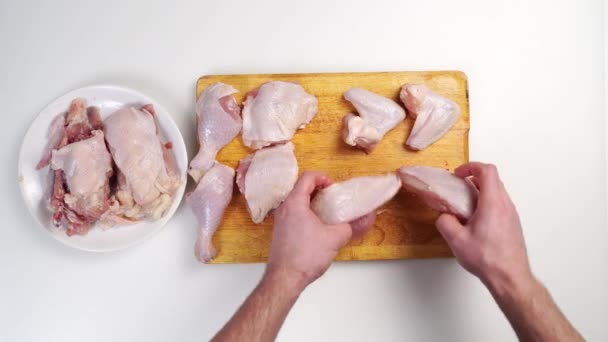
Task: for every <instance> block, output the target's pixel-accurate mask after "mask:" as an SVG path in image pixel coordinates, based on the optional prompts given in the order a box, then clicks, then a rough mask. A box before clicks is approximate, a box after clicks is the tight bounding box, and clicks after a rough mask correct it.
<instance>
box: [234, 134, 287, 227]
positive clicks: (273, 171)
mask: <svg viewBox="0 0 608 342" xmlns="http://www.w3.org/2000/svg"><path fill="white" fill-rule="evenodd" d="M293 149H294V147H293V144H292V143H291V142H287V143H285V144H283V145H276V146H272V147H267V148H264V149H261V150H258V151H256V152H255V153H253V154H250V155H248V156H247V157H245V158H243V159H241V161H240V162H239V166H238V168H237V170H236V172H237V176H236V182H237V185H238V187H239V190H240V192H241V193H242V194H243V195H244V196H245V200H246V201H247V210H249V214H250V215H251V220H252V221H253V222H254V223H260V222H262V221H263V220H264V218H265V217H266V215H267V214H268V212H269V211H271V210H272V209H275V208H276V207H278V206H279V205H280V204H281V202H283V200H285V198H286V197H287V195H289V193H290V192H291V189H293V186H294V184H295V183H296V180H297V178H298V161H297V160H296V157H295V155H294V153H293Z"/></svg>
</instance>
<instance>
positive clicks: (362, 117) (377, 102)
mask: <svg viewBox="0 0 608 342" xmlns="http://www.w3.org/2000/svg"><path fill="white" fill-rule="evenodd" d="M344 98H345V99H346V100H347V101H349V102H350V103H352V104H353V106H355V108H356V109H357V113H358V114H359V116H356V115H354V114H348V115H347V116H346V117H345V118H344V130H343V131H342V136H343V139H344V142H346V143H347V144H348V145H351V146H359V147H361V148H363V149H364V150H365V151H367V152H370V151H371V150H372V149H373V148H374V147H375V146H376V144H377V143H378V142H379V141H380V140H381V139H382V138H383V137H384V135H385V134H386V133H387V132H388V131H390V130H391V129H393V128H394V127H395V126H397V124H399V123H400V122H401V121H403V119H405V110H403V108H401V106H400V105H399V104H397V103H396V102H395V101H393V100H391V99H388V98H386V97H384V96H380V95H378V94H375V93H372V92H370V91H367V90H365V89H361V88H350V89H349V90H347V91H346V92H345V93H344Z"/></svg>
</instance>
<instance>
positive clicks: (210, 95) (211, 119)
mask: <svg viewBox="0 0 608 342" xmlns="http://www.w3.org/2000/svg"><path fill="white" fill-rule="evenodd" d="M237 92H238V90H236V89H234V88H233V87H232V86H229V85H227V84H223V83H214V84H212V85H210V86H209V87H207V89H205V91H204V92H203V93H202V94H201V95H200V97H199V99H198V101H197V102H196V115H197V118H198V142H199V151H198V153H197V154H196V156H195V157H194V159H192V161H191V162H190V168H189V170H188V173H189V174H190V176H192V178H193V179H194V181H195V182H198V181H199V180H200V179H201V177H202V176H203V175H204V173H205V172H206V171H207V170H209V169H210V168H211V167H212V166H213V164H214V162H215V157H216V155H217V152H218V151H219V150H220V149H222V147H224V146H225V145H226V144H228V143H229V142H230V141H231V140H232V139H234V138H235V137H236V136H237V135H238V134H239V132H240V131H241V127H242V121H241V109H240V107H239V106H238V105H237V103H236V101H235V99H234V96H232V94H234V93H237Z"/></svg>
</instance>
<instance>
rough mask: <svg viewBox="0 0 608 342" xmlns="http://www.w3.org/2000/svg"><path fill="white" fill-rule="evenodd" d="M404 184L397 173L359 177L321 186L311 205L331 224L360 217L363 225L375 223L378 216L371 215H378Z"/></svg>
mask: <svg viewBox="0 0 608 342" xmlns="http://www.w3.org/2000/svg"><path fill="white" fill-rule="evenodd" d="M400 188H401V180H400V179H399V177H398V176H397V175H396V174H395V173H389V174H386V175H381V176H364V177H355V178H351V179H349V180H346V181H343V182H340V183H334V184H332V185H330V186H328V187H327V188H325V189H323V190H320V191H319V192H318V193H317V194H316V196H315V197H314V198H313V200H312V203H311V208H312V210H313V211H314V212H315V213H316V214H317V215H318V216H319V218H320V219H321V221H323V222H325V223H327V224H336V223H344V222H357V221H358V222H357V223H361V225H363V226H365V225H371V223H373V218H374V216H369V215H370V214H371V215H374V211H375V210H376V209H378V208H379V207H380V206H382V205H384V204H385V203H386V202H388V201H389V200H390V199H391V198H393V197H394V196H395V194H396V193H397V192H398V191H399V189H400ZM370 220H371V222H369V221H370ZM363 221H365V223H363ZM355 228H356V227H353V230H356V229H355Z"/></svg>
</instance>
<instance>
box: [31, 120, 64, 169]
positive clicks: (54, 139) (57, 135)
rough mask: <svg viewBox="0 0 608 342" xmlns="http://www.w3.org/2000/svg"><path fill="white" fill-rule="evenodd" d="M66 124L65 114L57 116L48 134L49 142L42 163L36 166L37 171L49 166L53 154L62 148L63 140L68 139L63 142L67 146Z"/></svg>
mask: <svg viewBox="0 0 608 342" xmlns="http://www.w3.org/2000/svg"><path fill="white" fill-rule="evenodd" d="M65 124H66V123H65V115H63V114H60V115H57V116H56V117H55V118H54V119H53V121H51V125H50V126H49V129H48V131H47V133H46V137H47V139H48V141H47V143H46V146H44V150H43V151H42V158H40V161H39V162H38V164H37V165H36V170H40V169H42V168H44V167H46V166H48V165H49V162H50V161H51V152H52V151H53V150H54V149H57V148H59V147H60V146H59V145H60V144H61V141H62V140H64V139H66V140H65V141H64V142H63V145H65V144H67V138H66V136H65Z"/></svg>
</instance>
